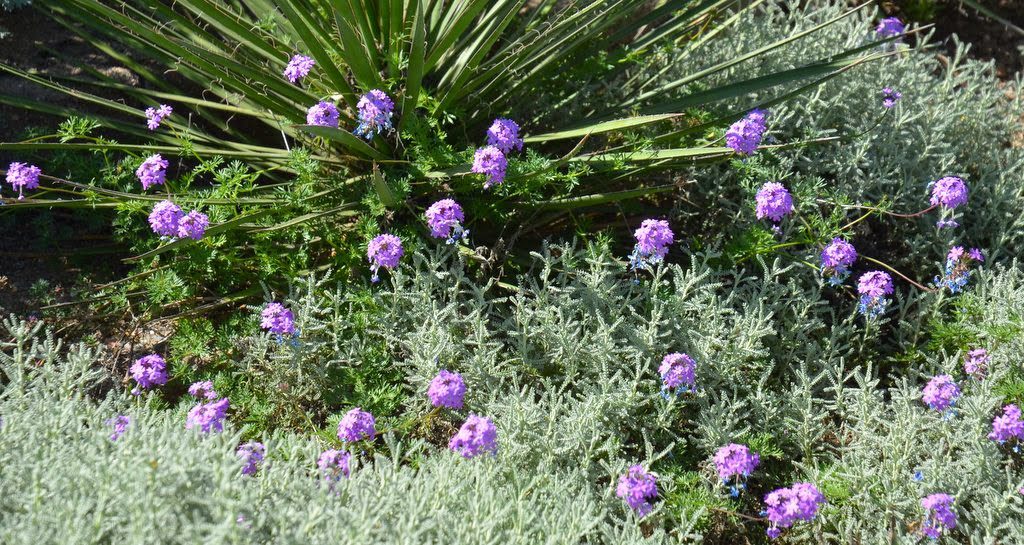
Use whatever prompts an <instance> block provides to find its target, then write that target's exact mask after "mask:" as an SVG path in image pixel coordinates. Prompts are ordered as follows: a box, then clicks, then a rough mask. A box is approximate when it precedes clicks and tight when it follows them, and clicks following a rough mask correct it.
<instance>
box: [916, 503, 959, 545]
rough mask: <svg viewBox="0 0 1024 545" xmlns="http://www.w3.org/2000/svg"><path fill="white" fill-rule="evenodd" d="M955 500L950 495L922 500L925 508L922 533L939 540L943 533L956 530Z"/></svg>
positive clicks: (922, 505)
mask: <svg viewBox="0 0 1024 545" xmlns="http://www.w3.org/2000/svg"><path fill="white" fill-rule="evenodd" d="M954 500H955V498H953V496H950V495H949V494H941V493H940V494H930V495H928V496H927V497H925V498H922V499H921V507H924V524H923V525H922V526H921V533H923V534H924V535H926V536H928V537H930V538H932V539H938V538H939V537H940V536H941V535H942V533H943V532H945V531H947V530H952V529H953V528H956V513H954V512H953V509H952V507H953V501H954Z"/></svg>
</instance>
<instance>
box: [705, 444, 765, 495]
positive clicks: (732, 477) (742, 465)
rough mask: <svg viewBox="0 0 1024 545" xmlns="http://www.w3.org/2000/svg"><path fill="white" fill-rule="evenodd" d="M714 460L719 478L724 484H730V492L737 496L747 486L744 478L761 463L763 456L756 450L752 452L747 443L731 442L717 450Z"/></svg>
mask: <svg viewBox="0 0 1024 545" xmlns="http://www.w3.org/2000/svg"><path fill="white" fill-rule="evenodd" d="M714 462H715V469H716V470H717V471H718V478H719V479H721V480H722V484H723V485H726V486H729V492H730V494H731V495H732V496H733V497H737V496H739V495H740V490H743V489H745V488H746V487H747V485H746V483H745V482H744V480H745V479H746V478H747V477H749V476H750V474H751V473H753V472H754V469H756V468H757V466H758V464H760V463H761V457H760V456H759V455H758V454H757V453H756V452H750V449H749V448H747V446H746V445H738V444H736V443H730V444H728V445H725V446H724V447H721V448H719V449H718V451H717V452H715V456H714ZM730 481H733V482H730Z"/></svg>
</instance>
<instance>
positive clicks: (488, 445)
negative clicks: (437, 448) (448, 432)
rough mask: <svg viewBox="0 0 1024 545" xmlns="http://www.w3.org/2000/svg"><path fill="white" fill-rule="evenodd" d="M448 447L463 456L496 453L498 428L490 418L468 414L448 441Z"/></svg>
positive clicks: (469, 456) (473, 456)
mask: <svg viewBox="0 0 1024 545" xmlns="http://www.w3.org/2000/svg"><path fill="white" fill-rule="evenodd" d="M448 448H449V449H451V450H453V451H455V452H456V453H458V454H459V455H461V456H462V457H463V458H475V457H477V456H480V455H481V454H491V455H494V454H497V452H498V428H497V427H496V426H495V425H494V422H492V421H491V419H490V418H487V417H485V416H477V415H475V414H470V415H469V417H468V418H466V421H465V422H464V423H463V424H462V427H460V428H459V431H458V433H456V434H455V435H454V436H452V438H451V440H450V441H448Z"/></svg>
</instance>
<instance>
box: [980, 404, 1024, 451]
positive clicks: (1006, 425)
mask: <svg viewBox="0 0 1024 545" xmlns="http://www.w3.org/2000/svg"><path fill="white" fill-rule="evenodd" d="M988 438H989V439H991V440H993V441H998V442H1000V443H1005V442H1006V441H1009V440H1010V439H1017V440H1018V441H1024V421H1022V420H1021V413H1020V408H1018V407H1017V406H1016V405H1013V404H1010V405H1006V406H1005V407H1003V414H1001V415H999V416H997V417H995V419H994V420H992V433H989V434H988Z"/></svg>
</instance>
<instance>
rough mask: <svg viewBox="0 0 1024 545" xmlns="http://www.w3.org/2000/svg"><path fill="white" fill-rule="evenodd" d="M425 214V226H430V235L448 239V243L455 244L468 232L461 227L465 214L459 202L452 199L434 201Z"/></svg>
mask: <svg viewBox="0 0 1024 545" xmlns="http://www.w3.org/2000/svg"><path fill="white" fill-rule="evenodd" d="M425 215H426V217H427V226H429V227H430V236H432V237H434V238H444V239H447V240H448V244H455V242H456V241H457V240H459V239H461V238H464V237H466V236H467V235H468V234H469V231H466V230H464V229H463V228H462V222H463V221H466V215H465V214H464V213H463V212H462V207H461V206H459V203H457V202H455V201H454V200H452V199H441V200H439V201H437V202H435V203H434V204H432V205H430V208H427V212H426V214H425Z"/></svg>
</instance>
